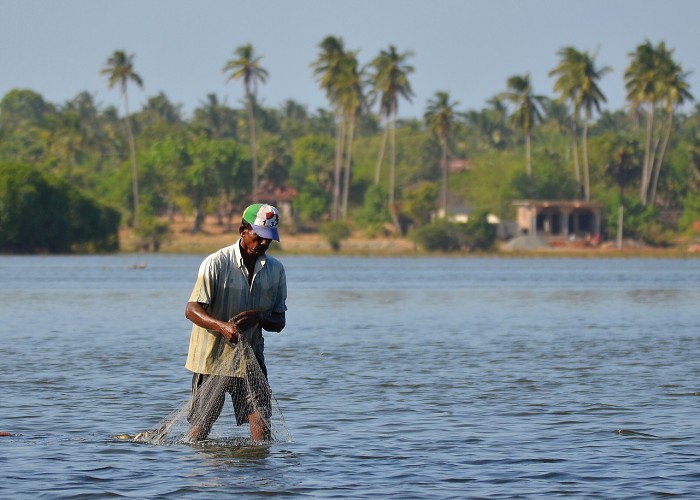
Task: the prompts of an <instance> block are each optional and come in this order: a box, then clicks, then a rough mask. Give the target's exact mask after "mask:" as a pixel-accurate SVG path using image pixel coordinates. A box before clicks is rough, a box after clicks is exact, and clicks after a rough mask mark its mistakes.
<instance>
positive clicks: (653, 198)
mask: <svg viewBox="0 0 700 500" xmlns="http://www.w3.org/2000/svg"><path fill="white" fill-rule="evenodd" d="M672 128H673V110H670V111H669V114H668V124H667V126H666V133H665V134H664V142H663V144H662V146H661V151H660V152H659V156H658V158H657V159H656V164H655V165H654V179H653V181H652V185H651V198H650V200H649V202H650V203H651V204H652V205H654V203H656V188H657V186H658V184H659V172H661V165H662V164H663V162H664V156H666V149H667V148H668V141H669V138H670V137H671V129H672Z"/></svg>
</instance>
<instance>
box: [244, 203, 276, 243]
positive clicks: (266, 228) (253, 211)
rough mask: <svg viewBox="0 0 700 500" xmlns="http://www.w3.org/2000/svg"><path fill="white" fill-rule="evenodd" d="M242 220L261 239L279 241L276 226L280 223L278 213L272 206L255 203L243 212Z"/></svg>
mask: <svg viewBox="0 0 700 500" xmlns="http://www.w3.org/2000/svg"><path fill="white" fill-rule="evenodd" d="M243 220H244V221H246V222H247V223H249V224H250V225H251V226H253V230H254V231H255V233H256V234H257V235H258V236H260V237H261V238H268V239H271V240H275V241H279V240H280V235H279V233H278V232H277V226H278V225H279V223H280V211H279V210H277V209H276V208H275V207H273V206H272V205H267V204H265V203H255V204H254V205H250V206H249V207H248V208H246V209H245V212H243Z"/></svg>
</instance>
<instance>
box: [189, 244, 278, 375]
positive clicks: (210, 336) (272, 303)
mask: <svg viewBox="0 0 700 500" xmlns="http://www.w3.org/2000/svg"><path fill="white" fill-rule="evenodd" d="M286 300H287V278H286V275H285V271H284V266H283V265H282V263H281V262H280V261H279V260H277V259H275V258H274V257H271V256H269V255H264V256H262V257H259V258H258V260H257V262H256V263H255V270H254V271H253V280H252V282H251V285H250V286H249V285H248V270H247V269H246V266H245V265H244V264H243V256H242V255H241V249H240V240H238V241H237V242H236V243H234V244H233V245H231V246H229V247H226V248H222V249H221V250H219V251H218V252H215V253H213V254H211V255H210V256H208V257H207V258H206V259H204V261H203V262H202V265H201V266H200V267H199V272H198V273H197V282H196V283H195V285H194V289H193V290H192V294H191V295H190V299H189V301H190V302H199V303H200V304H202V305H203V306H204V308H205V309H206V310H207V312H208V313H209V314H211V315H212V316H213V317H215V318H217V319H219V320H222V321H228V320H229V319H231V318H232V317H233V316H235V315H236V314H238V313H240V312H243V311H247V310H250V309H253V310H256V311H262V312H263V313H268V314H269V313H273V312H275V313H282V312H285V311H286V310H287V305H286ZM243 335H244V336H245V338H246V341H247V342H248V343H249V344H250V346H251V347H252V348H253V351H254V352H255V356H256V357H257V358H258V360H259V361H260V362H261V363H264V360H265V358H264V355H263V351H264V348H265V342H264V339H263V336H262V328H261V327H260V326H259V325H256V326H253V327H250V328H249V329H247V330H245V331H244V332H243ZM235 350H236V348H235V347H234V346H233V345H232V344H230V343H229V342H227V341H226V339H225V338H224V336H223V335H221V334H220V333H218V332H215V331H212V330H207V329H206V328H202V327H200V326H197V325H193V326H192V333H191V335H190V347H189V352H188V353H187V362H186V363H185V368H187V369H188V370H190V371H192V372H195V373H205V374H212V373H216V374H219V375H231V376H235V375H238V376H240V374H238V373H237V372H236V370H235V367H234V366H217V365H218V364H221V363H218V360H219V359H227V360H228V359H236V358H237V356H235Z"/></svg>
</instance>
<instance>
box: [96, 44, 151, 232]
mask: <svg viewBox="0 0 700 500" xmlns="http://www.w3.org/2000/svg"><path fill="white" fill-rule="evenodd" d="M133 61H134V55H133V54H131V55H127V54H126V53H125V52H124V51H122V50H115V51H114V53H113V54H112V55H111V57H110V58H109V59H107V64H106V65H105V67H104V68H102V70H100V74H102V75H107V76H108V78H109V79H108V81H109V88H110V89H111V88H113V87H114V86H115V85H118V86H119V90H120V91H121V94H122V97H123V98H124V121H125V123H126V137H127V141H128V143H129V159H130V160H131V186H132V196H133V203H134V220H133V225H134V227H138V225H139V181H138V174H137V170H136V145H135V144H134V134H133V133H132V131H131V119H130V116H129V95H128V92H127V84H128V83H129V81H132V82H134V83H135V84H136V85H138V86H139V87H142V88H143V80H142V79H141V77H140V76H139V75H138V73H136V72H135V71H134V62H133Z"/></svg>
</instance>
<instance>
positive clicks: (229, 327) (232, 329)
mask: <svg viewBox="0 0 700 500" xmlns="http://www.w3.org/2000/svg"><path fill="white" fill-rule="evenodd" d="M221 335H223V336H224V338H225V339H226V340H228V341H229V342H231V343H232V344H238V341H239V340H240V338H241V331H240V329H239V328H238V327H237V326H236V325H235V323H232V322H228V323H225V326H224V327H223V328H222V329H221Z"/></svg>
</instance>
